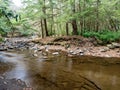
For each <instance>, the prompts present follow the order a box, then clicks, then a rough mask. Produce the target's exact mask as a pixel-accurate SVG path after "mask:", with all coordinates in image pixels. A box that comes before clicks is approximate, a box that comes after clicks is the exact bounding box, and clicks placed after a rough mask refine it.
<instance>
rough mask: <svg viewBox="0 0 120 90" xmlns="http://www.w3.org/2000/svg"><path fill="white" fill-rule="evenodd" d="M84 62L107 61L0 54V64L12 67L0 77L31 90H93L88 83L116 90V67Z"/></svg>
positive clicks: (119, 78)
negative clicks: (24, 85)
mask: <svg viewBox="0 0 120 90" xmlns="http://www.w3.org/2000/svg"><path fill="white" fill-rule="evenodd" d="M86 59H87V60H88V61H91V59H92V60H93V59H94V60H99V61H100V60H102V59H108V60H109V58H99V57H90V56H81V57H71V58H70V57H68V56H66V55H65V54H64V53H62V52H61V53H60V54H59V55H52V54H48V55H47V56H44V55H43V54H42V53H41V54H39V57H33V55H32V51H15V52H0V62H4V63H8V62H9V63H12V64H13V67H9V69H8V70H6V69H5V71H4V72H3V71H2V72H0V74H5V76H6V77H7V78H19V79H22V80H24V81H25V82H26V83H27V85H28V86H30V87H32V88H33V89H34V90H96V89H95V88H94V87H93V88H94V89H87V87H88V88H92V86H94V85H91V84H89V82H88V81H90V82H92V83H94V84H95V85H97V86H98V87H99V88H101V89H102V90H120V70H119V69H120V65H119V64H110V65H109V64H107V65H106V64H99V63H94V62H93V63H90V62H84V60H86ZM111 59H112V58H111ZM114 59H117V58H114ZM114 59H113V60H114ZM1 66H2V65H0V67H1ZM86 83H87V84H86ZM81 87H83V88H81ZM80 88H81V89H80Z"/></svg>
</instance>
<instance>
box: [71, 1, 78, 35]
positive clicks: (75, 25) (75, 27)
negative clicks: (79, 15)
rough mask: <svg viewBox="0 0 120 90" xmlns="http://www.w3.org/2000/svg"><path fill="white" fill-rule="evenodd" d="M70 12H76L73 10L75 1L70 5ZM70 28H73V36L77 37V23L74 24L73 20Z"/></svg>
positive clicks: (74, 20)
mask: <svg viewBox="0 0 120 90" xmlns="http://www.w3.org/2000/svg"><path fill="white" fill-rule="evenodd" d="M72 12H73V14H74V13H75V12H76V10H75V0H74V2H73V3H72ZM72 28H73V35H78V28H77V22H76V19H75V18H74V19H73V20H72Z"/></svg>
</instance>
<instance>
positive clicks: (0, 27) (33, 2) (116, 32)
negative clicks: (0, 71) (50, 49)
mask: <svg viewBox="0 0 120 90" xmlns="http://www.w3.org/2000/svg"><path fill="white" fill-rule="evenodd" d="M0 3H1V4H0V34H1V37H3V36H9V35H11V36H14V34H15V33H19V34H20V36H30V35H38V36H40V37H42V38H44V37H46V36H64V35H81V36H84V37H94V38H96V39H99V40H102V41H104V42H111V41H116V40H120V0H22V4H23V5H22V7H21V8H19V9H17V8H16V9H13V6H14V5H13V2H12V1H11V0H0Z"/></svg>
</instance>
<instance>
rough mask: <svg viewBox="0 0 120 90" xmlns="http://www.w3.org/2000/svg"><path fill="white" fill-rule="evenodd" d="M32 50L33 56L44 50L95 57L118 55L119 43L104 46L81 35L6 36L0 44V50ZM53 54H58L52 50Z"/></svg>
mask: <svg viewBox="0 0 120 90" xmlns="http://www.w3.org/2000/svg"><path fill="white" fill-rule="evenodd" d="M24 49H28V50H34V52H33V56H38V55H37V52H39V51H41V50H44V51H46V52H48V51H49V50H55V51H65V52H67V55H68V56H69V57H72V56H74V55H78V56H81V55H90V56H97V57H120V43H116V42H113V43H111V44H107V45H104V46H101V45H97V41H96V40H94V39H93V38H89V39H87V38H83V37H58V38H53V37H47V38H44V39H40V38H35V39H29V38H11V39H10V38H8V39H6V40H5V41H4V42H3V43H1V44H0V51H11V50H24ZM53 54H59V53H58V52H54V53H53Z"/></svg>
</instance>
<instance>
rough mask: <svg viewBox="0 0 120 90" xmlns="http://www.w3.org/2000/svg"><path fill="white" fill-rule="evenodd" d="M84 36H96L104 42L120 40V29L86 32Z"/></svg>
mask: <svg viewBox="0 0 120 90" xmlns="http://www.w3.org/2000/svg"><path fill="white" fill-rule="evenodd" d="M83 36H84V37H94V38H96V39H99V40H102V41H103V43H110V42H113V41H117V40H120V31H117V32H113V31H108V30H106V31H101V32H85V33H84V34H83Z"/></svg>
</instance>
